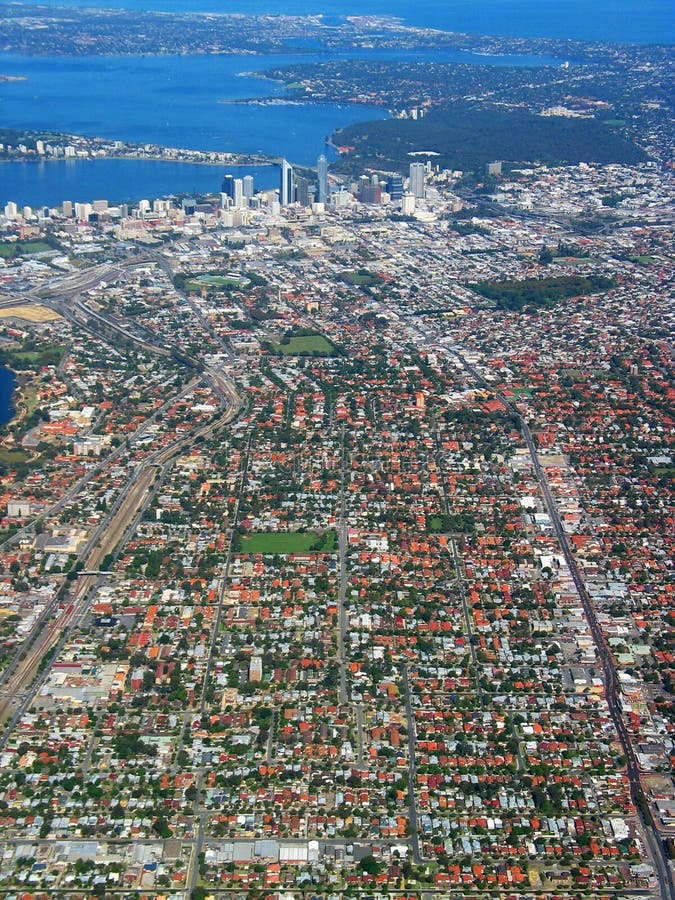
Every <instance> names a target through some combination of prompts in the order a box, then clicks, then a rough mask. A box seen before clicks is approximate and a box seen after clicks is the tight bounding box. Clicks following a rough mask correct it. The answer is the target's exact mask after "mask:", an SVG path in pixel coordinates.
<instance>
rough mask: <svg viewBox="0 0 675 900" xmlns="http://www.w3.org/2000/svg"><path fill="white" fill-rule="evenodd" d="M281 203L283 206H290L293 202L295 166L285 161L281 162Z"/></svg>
mask: <svg viewBox="0 0 675 900" xmlns="http://www.w3.org/2000/svg"><path fill="white" fill-rule="evenodd" d="M279 202H280V203H281V205H282V206H288V204H289V203H292V202H293V166H292V165H291V164H290V163H288V162H287V161H286V160H285V159H282V160H281V184H280V187H279Z"/></svg>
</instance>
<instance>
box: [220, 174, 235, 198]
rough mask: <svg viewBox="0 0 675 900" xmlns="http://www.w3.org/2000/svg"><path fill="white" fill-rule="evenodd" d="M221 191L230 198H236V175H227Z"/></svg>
mask: <svg viewBox="0 0 675 900" xmlns="http://www.w3.org/2000/svg"><path fill="white" fill-rule="evenodd" d="M220 190H221V193H223V194H227V196H228V197H229V198H230V200H234V175H226V176H225V177H224V178H223V183H222V184H221V186H220Z"/></svg>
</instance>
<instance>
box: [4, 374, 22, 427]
mask: <svg viewBox="0 0 675 900" xmlns="http://www.w3.org/2000/svg"><path fill="white" fill-rule="evenodd" d="M5 380H6V382H7V384H11V385H12V387H11V390H10V391H9V394H8V395H7V402H6V405H5V406H4V408H3V409H2V411H1V414H0V429H3V428H7V427H8V426H10V425H11V424H12V423H15V422H20V421H21V419H20V416H21V410H22V407H24V413H25V405H24V397H23V388H24V387H25V385H24V384H22V382H21V378H20V376H19V374H18V373H17V372H15V371H14V369H10V367H9V366H7V365H5V364H4V363H3V364H2V365H1V366H0V381H5ZM3 386H4V385H3ZM3 394H4V391H3ZM3 399H4V397H3ZM5 414H6V418H5ZM5 439H6V438H5Z"/></svg>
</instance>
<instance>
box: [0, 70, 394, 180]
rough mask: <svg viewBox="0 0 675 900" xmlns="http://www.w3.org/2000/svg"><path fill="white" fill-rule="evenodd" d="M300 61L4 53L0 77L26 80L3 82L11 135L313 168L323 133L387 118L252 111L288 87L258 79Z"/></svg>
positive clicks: (305, 109)
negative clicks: (19, 132)
mask: <svg viewBox="0 0 675 900" xmlns="http://www.w3.org/2000/svg"><path fill="white" fill-rule="evenodd" d="M298 61H302V62H305V61H306V57H304V56H295V55H293V56H291V55H288V56H274V57H264V58H262V57H260V58H256V59H255V60H252V59H251V57H249V56H159V57H155V56H151V57H128V56H126V57H125V56H123V57H77V58H68V57H25V56H20V55H16V54H0V71H1V72H2V73H3V74H6V75H24V76H26V79H27V80H26V81H18V82H4V83H1V84H0V121H2V124H3V125H4V126H5V127H7V128H26V129H29V130H38V129H47V130H53V131H58V132H66V133H68V134H82V135H88V136H92V137H103V138H110V139H117V140H122V141H131V142H134V143H155V144H161V145H163V146H168V147H185V148H188V149H199V150H221V151H229V152H233V153H266V154H269V155H271V156H285V157H287V158H288V159H290V160H293V161H294V162H296V163H304V164H309V163H311V162H313V161H314V160H316V157H317V156H318V154H319V153H321V150H322V148H323V144H324V141H325V138H326V136H327V135H330V134H332V133H333V132H334V131H335V129H336V128H341V127H343V126H344V125H347V124H349V123H350V122H357V121H363V120H366V119H374V118H383V117H385V116H386V113H385V112H384V111H383V110H376V109H373V108H372V107H359V106H348V105H341V106H340V105H334V104H325V105H323V104H322V105H314V104H303V105H298V106H287V105H281V106H248V105H241V104H236V103H234V104H233V103H222V102H219V101H221V100H228V101H231V100H241V99H244V98H248V97H262V98H269V97H279V96H280V95H281V94H282V93H283V86H282V85H281V84H278V83H276V82H271V81H266V80H263V79H261V78H258V77H255V76H254V75H242V74H241V73H243V72H253V71H255V70H256V69H257V70H260V69H265V68H270V67H271V66H273V65H284V64H291V63H295V62H298Z"/></svg>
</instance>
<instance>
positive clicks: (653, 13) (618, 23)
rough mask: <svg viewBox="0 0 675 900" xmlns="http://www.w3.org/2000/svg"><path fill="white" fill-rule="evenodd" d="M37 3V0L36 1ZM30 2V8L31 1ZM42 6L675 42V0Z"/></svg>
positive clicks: (246, 0) (250, 0)
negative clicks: (357, 19) (371, 21)
mask: <svg viewBox="0 0 675 900" xmlns="http://www.w3.org/2000/svg"><path fill="white" fill-rule="evenodd" d="M36 2H37V0H36ZM27 5H30V4H27ZM37 5H40V6H48V7H70V8H77V7H79V8H82V9H87V8H88V9H126V10H137V11H145V12H165V13H176V14H177V13H210V14H214V13H222V14H227V13H236V14H243V15H274V14H283V15H299V16H302V15H325V16H327V17H330V18H332V17H339V16H355V15H361V16H368V15H376V16H387V15H389V16H392V17H395V18H400V19H402V20H403V21H404V22H405V24H407V25H410V26H414V27H427V28H437V29H439V30H444V31H455V32H467V33H469V34H493V35H497V36H503V37H524V38H550V39H557V40H582V41H600V42H602V41H607V42H618V43H636V44H651V43H655V44H666V45H670V44H675V12H674V7H673V4H672V3H671V2H670V0H642V2H640V3H638V2H636V0H599V2H597V3H594V4H593V5H592V6H589V4H588V2H587V0H454V2H452V3H448V2H447V0H422V2H420V3H417V4H415V5H414V6H412V7H411V5H410V4H409V3H407V2H406V0H366V2H365V3H364V2H360V0H288V2H286V3H285V4H284V5H283V9H280V8H279V4H278V3H275V2H273V0H233V2H231V3H223V2H221V0H39V3H38V4H37Z"/></svg>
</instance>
